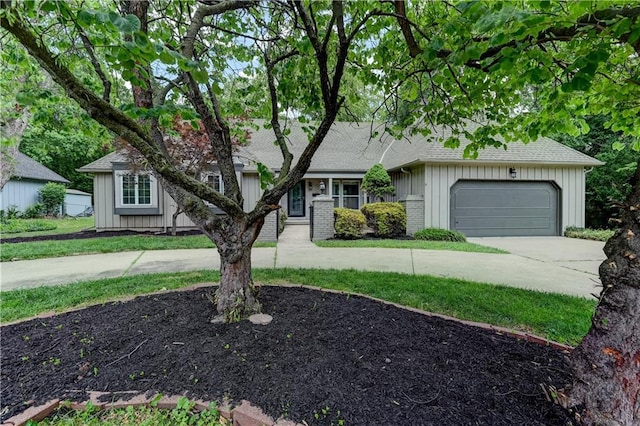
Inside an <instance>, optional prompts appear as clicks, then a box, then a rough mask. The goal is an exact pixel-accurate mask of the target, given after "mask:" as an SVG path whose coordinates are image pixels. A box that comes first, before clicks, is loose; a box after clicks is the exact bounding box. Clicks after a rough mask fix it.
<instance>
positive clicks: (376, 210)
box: [361, 203, 407, 238]
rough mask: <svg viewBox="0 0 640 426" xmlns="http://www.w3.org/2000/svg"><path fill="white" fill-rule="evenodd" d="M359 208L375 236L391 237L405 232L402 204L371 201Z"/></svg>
mask: <svg viewBox="0 0 640 426" xmlns="http://www.w3.org/2000/svg"><path fill="white" fill-rule="evenodd" d="M361 210H362V213H363V214H364V216H365V218H366V219H367V226H368V227H369V228H371V229H373V233H374V235H375V236H376V237H382V238H393V237H399V236H402V235H405V234H406V233H407V213H406V212H405V211H404V207H403V206H402V204H400V203H371V204H365V205H364V206H362V209H361Z"/></svg>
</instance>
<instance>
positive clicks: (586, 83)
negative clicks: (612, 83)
mask: <svg viewBox="0 0 640 426" xmlns="http://www.w3.org/2000/svg"><path fill="white" fill-rule="evenodd" d="M590 87H591V79H590V78H587V77H585V76H584V74H576V75H575V76H574V77H573V78H572V79H571V80H570V81H568V82H566V83H564V84H563V85H562V86H561V88H562V91H563V92H566V93H569V92H578V91H586V90H589V88H590Z"/></svg>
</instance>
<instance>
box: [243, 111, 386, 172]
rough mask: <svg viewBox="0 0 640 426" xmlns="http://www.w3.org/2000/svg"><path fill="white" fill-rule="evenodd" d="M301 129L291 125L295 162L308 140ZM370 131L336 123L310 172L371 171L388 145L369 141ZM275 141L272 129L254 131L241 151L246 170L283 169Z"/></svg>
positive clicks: (289, 139)
mask: <svg viewBox="0 0 640 426" xmlns="http://www.w3.org/2000/svg"><path fill="white" fill-rule="evenodd" d="M258 124H262V122H258ZM302 126H303V125H302V124H300V123H291V126H290V129H291V133H290V134H289V135H288V136H287V137H286V139H287V142H288V146H289V150H290V151H291V153H292V154H293V156H294V162H295V161H296V160H297V159H298V158H299V157H300V155H301V154H302V152H303V151H304V149H305V147H306V146H307V144H308V141H309V139H308V137H307V135H306V133H305V132H304V131H303V129H302ZM371 129H372V128H371V123H360V124H356V123H346V122H338V123H334V124H333V125H332V126H331V130H329V133H328V134H327V136H326V138H325V140H324V141H323V143H322V145H320V148H319V149H318V151H317V152H316V154H315V155H314V157H313V160H312V161H311V166H310V167H309V172H310V173H313V172H362V173H364V172H366V171H367V170H369V168H370V167H371V166H372V165H374V164H376V163H377V162H378V161H380V158H381V157H382V153H383V152H384V150H385V149H386V147H387V146H388V142H383V141H381V140H380V139H378V138H372V139H370V135H371V132H372V130H371ZM275 140H276V139H275V136H274V134H273V130H272V129H264V128H262V126H261V127H260V130H258V131H254V132H253V133H252V135H251V140H250V141H249V145H248V146H246V147H242V148H240V149H239V151H238V156H239V157H240V158H241V160H242V161H243V162H245V163H248V164H246V167H245V170H256V165H255V162H256V161H259V162H261V163H263V164H265V165H266V166H268V167H269V168H270V169H272V170H275V171H277V170H280V167H281V166H282V154H281V153H280V149H279V148H278V147H277V146H276V145H275V144H274V142H275ZM246 160H251V161H249V162H247V161H246Z"/></svg>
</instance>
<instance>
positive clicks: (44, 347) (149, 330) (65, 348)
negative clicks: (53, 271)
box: [0, 287, 570, 426]
mask: <svg viewBox="0 0 640 426" xmlns="http://www.w3.org/2000/svg"><path fill="white" fill-rule="evenodd" d="M213 289H214V288H200V289H197V290H192V291H185V292H172V293H166V294H160V295H157V294H156V295H150V296H143V297H138V298H136V299H134V300H133V301H127V302H115V303H108V304H105V305H98V306H92V307H89V308H87V309H83V310H80V311H75V312H69V313H66V314H60V315H57V316H54V317H51V318H47V319H36V320H30V321H26V322H23V323H18V324H14V325H8V326H3V327H2V328H1V333H2V355H1V357H2V373H1V374H2V376H1V387H2V389H1V397H2V400H1V401H2V407H1V408H0V411H1V412H2V419H7V418H8V417H10V416H12V415H14V414H16V413H18V412H21V411H23V410H24V409H25V408H26V406H25V401H28V403H29V404H32V405H37V404H38V403H42V402H44V401H46V400H49V399H53V398H60V399H71V400H77V401H79V400H84V399H86V398H87V394H86V391H89V390H94V391H105V392H117V391H131V390H137V391H145V392H152V393H157V392H159V393H163V394H165V395H175V394H186V395H187V396H189V397H191V398H193V399H203V400H219V401H221V400H223V399H230V400H232V401H239V400H241V399H247V400H249V401H251V402H252V403H253V404H255V405H257V406H259V407H261V408H262V409H263V410H264V411H265V412H266V413H267V414H269V415H271V416H273V417H274V418H278V417H280V416H285V417H288V418H290V419H292V420H295V421H298V422H301V421H302V420H305V421H306V422H308V423H309V424H310V425H311V424H313V425H316V424H317V425H330V424H339V421H340V420H343V421H344V424H345V425H430V424H433V425H456V426H458V425H470V424H474V425H563V424H566V423H567V422H568V421H569V416H568V414H567V413H566V412H565V411H564V410H562V409H561V408H559V407H557V406H555V405H553V404H551V403H548V402H547V401H546V399H545V397H544V394H543V391H542V388H541V384H550V385H554V386H556V387H558V388H561V387H563V386H564V385H566V384H567V383H569V382H570V375H569V372H568V367H567V363H566V359H565V355H564V354H562V353H561V352H559V351H558V350H556V349H554V348H552V347H545V346H541V345H537V344H534V343H530V342H526V341H521V340H517V339H514V338H512V337H508V336H504V335H499V334H496V333H495V332H490V331H486V330H482V329H478V328H475V327H471V326H467V325H462V324H459V323H456V322H453V321H447V320H444V319H441V318H436V317H428V316H425V315H421V314H419V313H416V312H412V311H408V310H404V309H400V308H397V307H395V306H391V305H387V304H383V303H380V302H376V301H372V300H370V299H367V298H363V297H357V296H348V295H344V294H335V293H326V292H321V291H317V290H310V289H304V288H289V287H263V289H262V301H263V305H264V307H263V311H264V312H265V313H268V314H270V315H272V316H273V317H274V320H273V322H272V323H271V324H269V325H267V326H259V325H253V324H251V323H249V322H248V321H243V322H240V323H238V324H232V325H226V324H212V323H211V322H210V319H211V318H212V316H213V314H214V312H213V306H212V305H211V303H210V302H208V300H207V298H206V296H205V292H211V291H213ZM95 373H97V375H94V374H95Z"/></svg>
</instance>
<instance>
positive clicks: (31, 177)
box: [0, 152, 69, 212]
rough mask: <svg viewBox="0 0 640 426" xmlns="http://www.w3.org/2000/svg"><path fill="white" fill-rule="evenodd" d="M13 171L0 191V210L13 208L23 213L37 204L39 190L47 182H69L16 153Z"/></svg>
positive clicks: (23, 155)
mask: <svg viewBox="0 0 640 426" xmlns="http://www.w3.org/2000/svg"><path fill="white" fill-rule="evenodd" d="M14 161H15V171H14V173H13V175H12V176H11V179H9V181H8V182H7V183H6V184H5V186H4V188H2V191H0V209H2V210H5V211H7V210H8V209H10V208H15V209H17V210H18V211H21V212H24V211H25V210H26V209H27V208H29V207H31V206H33V205H34V204H36V203H38V202H39V201H38V199H39V198H38V197H39V191H40V188H42V187H43V186H45V185H46V184H47V183H49V182H56V183H63V184H68V183H69V181H68V180H67V179H65V178H64V177H62V176H60V175H59V174H57V173H56V172H54V171H53V170H51V169H49V168H47V167H45V166H43V165H42V164H40V163H39V162H37V161H36V160H34V159H33V158H31V157H29V156H27V155H26V154H23V153H22V152H16V156H15V159H14Z"/></svg>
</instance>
